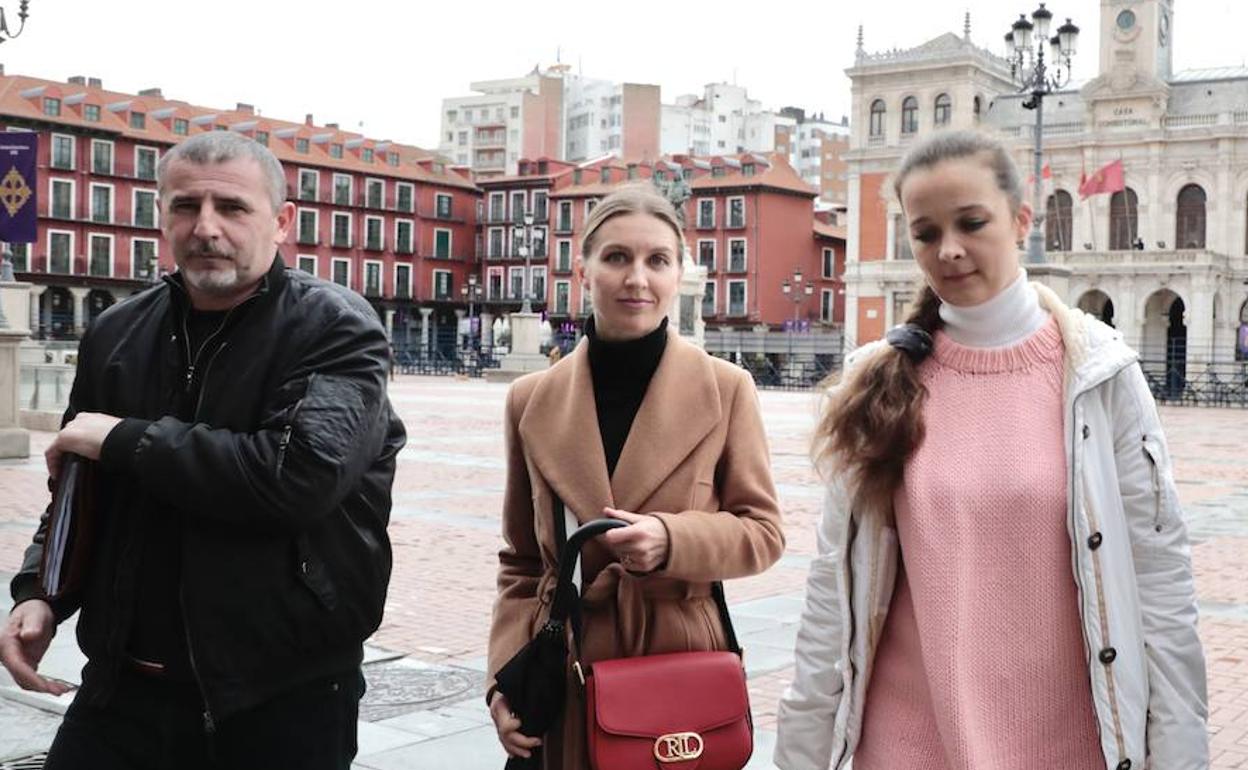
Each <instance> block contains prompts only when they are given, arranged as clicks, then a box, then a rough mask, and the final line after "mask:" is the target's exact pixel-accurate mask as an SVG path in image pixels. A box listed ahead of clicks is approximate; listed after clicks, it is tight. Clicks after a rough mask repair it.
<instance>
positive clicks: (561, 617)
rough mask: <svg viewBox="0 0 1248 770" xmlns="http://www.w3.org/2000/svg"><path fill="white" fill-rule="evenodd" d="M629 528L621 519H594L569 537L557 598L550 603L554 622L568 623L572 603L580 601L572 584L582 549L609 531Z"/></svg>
mask: <svg viewBox="0 0 1248 770" xmlns="http://www.w3.org/2000/svg"><path fill="white" fill-rule="evenodd" d="M627 526H628V524H627V523H626V522H623V521H620V520H619V519H594V520H593V521H589V522H586V523H585V524H582V525H581V526H579V527H577V528H576V531H574V532H573V533H572V534H571V535H568V542H567V543H566V544H564V546H563V551H562V552H561V553H560V554H559V581H558V582H557V583H556V584H555V597H554V599H553V600H552V601H551V603H550V619H551V620H552V621H555V622H558V623H563V622H564V621H566V620H567V619H568V612H569V611H570V610H571V608H572V603H573V602H575V601H578V600H579V597H577V596H576V587H575V586H574V585H573V584H572V572H573V571H574V570H575V569H576V562H577V559H579V558H580V557H581V548H582V547H583V546H584V545H585V543H586V541H588V540H591V539H593V538H595V537H598V536H599V535H601V534H602V533H604V532H606V531H607V530H611V529H616V528H617V527H627Z"/></svg>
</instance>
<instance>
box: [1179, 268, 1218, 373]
mask: <svg viewBox="0 0 1248 770" xmlns="http://www.w3.org/2000/svg"><path fill="white" fill-rule="evenodd" d="M1213 292H1214V286H1213V283H1212V282H1211V281H1208V280H1200V279H1197V280H1193V281H1192V290H1191V291H1190V292H1189V293H1188V304H1187V307H1186V308H1185V312H1184V315H1185V316H1186V318H1185V319H1184V321H1185V322H1186V323H1187V364H1188V367H1189V375H1188V376H1193V375H1194V374H1195V373H1196V372H1194V371H1192V370H1191V367H1193V366H1194V365H1195V364H1201V365H1203V364H1207V363H1208V362H1209V361H1211V360H1212V359H1213Z"/></svg>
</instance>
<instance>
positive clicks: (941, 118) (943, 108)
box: [934, 94, 953, 127]
mask: <svg viewBox="0 0 1248 770" xmlns="http://www.w3.org/2000/svg"><path fill="white" fill-rule="evenodd" d="M952 114H953V100H951V99H950V98H949V94H941V95H940V96H937V97H936V112H935V118H934V123H935V125H936V126H938V127H939V126H947V125H949V118H950V117H951V116H952Z"/></svg>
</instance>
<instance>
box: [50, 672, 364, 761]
mask: <svg viewBox="0 0 1248 770" xmlns="http://www.w3.org/2000/svg"><path fill="white" fill-rule="evenodd" d="M363 695H364V677H363V675H362V674H361V673H360V670H359V668H353V669H351V670H349V671H344V672H342V673H341V674H337V675H335V676H329V677H321V678H319V679H316V680H313V681H311V682H308V683H307V684H304V685H301V686H299V687H297V688H295V689H293V690H291V691H289V692H287V693H284V694H283V695H280V696H278V697H276V698H274V699H272V700H270V701H268V702H266V703H263V704H261V705H259V706H257V707H255V708H252V709H249V710H247V711H244V712H241V713H238V714H232V715H230V716H229V717H227V718H225V719H222V720H220V721H219V722H217V723H216V724H215V726H214V728H215V729H214V730H213V731H212V732H209V731H208V730H207V729H206V725H205V720H204V714H203V710H204V706H203V701H202V700H201V699H200V696H199V693H198V691H197V690H196V688H195V687H194V685H188V684H185V683H178V682H169V681H166V680H161V679H158V678H152V677H148V676H144V675H142V674H137V673H125V674H123V675H122V679H121V682H120V684H119V687H118V688H117V691H116V693H115V694H114V696H113V697H112V698H111V699H110V701H109V703H108V705H107V706H105V707H104V708H96V707H93V706H89V705H87V704H86V703H85V699H84V698H83V697H82V695H81V693H80V694H79V696H78V697H77V698H75V699H74V702H73V703H72V704H70V706H69V708H68V709H67V710H66V712H65V719H64V721H63V722H62V723H61V728H60V730H59V731H58V732H57V734H56V740H55V741H53V743H52V748H51V749H50V750H49V753H48V759H47V763H46V764H45V765H44V767H45V770H88V769H89V770H165V769H166V768H168V769H169V770H250V769H251V768H255V770H262V769H263V770H283V769H284V768H292V770H293V769H295V768H298V770H348V769H349V768H350V766H351V761H352V760H353V759H354V758H355V752H356V721H357V719H358V716H359V703H360V698H361V697H362V696H363Z"/></svg>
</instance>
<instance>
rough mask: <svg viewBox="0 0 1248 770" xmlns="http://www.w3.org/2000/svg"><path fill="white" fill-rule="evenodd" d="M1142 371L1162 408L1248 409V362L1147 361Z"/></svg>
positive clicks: (1143, 364)
mask: <svg viewBox="0 0 1248 770" xmlns="http://www.w3.org/2000/svg"><path fill="white" fill-rule="evenodd" d="M1140 367H1141V368H1142V369H1143V370H1144V377H1145V379H1147V380H1148V387H1149V390H1151V391H1152V392H1153V398H1155V399H1156V400H1157V403H1159V404H1171V405H1177V406H1219V407H1239V408H1248V361H1226V362H1221V363H1210V364H1188V363H1186V362H1184V361H1175V360H1173V359H1171V360H1169V361H1158V360H1148V359H1146V360H1143V361H1141V362H1140Z"/></svg>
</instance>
